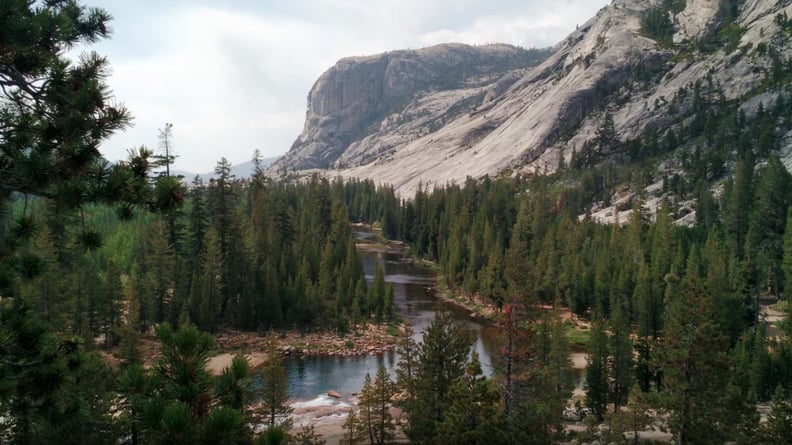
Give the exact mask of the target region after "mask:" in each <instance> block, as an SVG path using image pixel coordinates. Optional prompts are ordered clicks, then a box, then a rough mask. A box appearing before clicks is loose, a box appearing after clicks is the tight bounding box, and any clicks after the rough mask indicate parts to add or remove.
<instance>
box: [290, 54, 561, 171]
mask: <svg viewBox="0 0 792 445" xmlns="http://www.w3.org/2000/svg"><path fill="white" fill-rule="evenodd" d="M547 54H549V52H548V51H536V50H533V51H526V50H523V49H520V48H517V47H513V46H510V45H486V46H475V47H474V46H468V45H462V44H447V45H438V46H434V47H429V48H423V49H419V50H406V51H394V52H390V53H385V54H379V55H375V56H367V57H350V58H345V59H342V60H340V61H339V62H338V63H336V64H335V66H333V67H332V68H330V69H329V70H328V71H327V72H325V73H324V74H323V75H322V76H321V77H320V78H319V80H317V81H316V83H315V84H314V86H313V88H312V89H311V92H310V94H309V96H308V112H307V113H306V121H305V128H304V130H303V132H302V134H301V135H300V136H299V137H298V138H297V140H296V141H295V142H294V145H293V146H292V149H291V151H290V152H289V153H288V154H287V155H286V156H285V157H284V158H283V159H282V161H281V162H279V163H278V165H276V166H275V169H278V168H289V169H306V168H326V167H328V166H331V164H333V163H335V166H340V165H345V164H349V163H350V162H365V161H367V160H369V157H368V156H367V154H371V153H372V152H373V153H374V154H375V155H376V154H380V153H382V152H384V151H385V150H386V149H387V147H388V146H389V144H383V143H378V144H373V145H370V144H363V145H361V144H360V142H361V140H362V139H364V138H365V137H367V136H369V135H372V134H376V133H381V132H382V130H383V129H388V128H391V127H394V126H396V125H398V124H400V123H402V122H404V121H405V120H410V121H413V120H415V119H416V118H420V117H421V116H429V115H433V114H435V113H438V112H448V111H449V109H450V108H452V107H453V106H454V105H457V106H458V107H459V106H462V107H464V104H460V102H464V101H465V100H466V99H469V98H470V96H471V95H473V96H475V95H478V94H479V93H480V91H479V89H480V87H482V86H484V85H488V84H490V83H492V82H493V81H495V80H497V78H498V77H500V76H502V75H503V74H504V73H507V72H509V71H511V70H514V69H520V68H525V67H529V66H533V65H535V64H536V63H537V62H538V61H541V60H542V59H543V58H544V57H546V56H547ZM448 91H454V93H452V94H442V93H443V92H448ZM437 93H441V94H440V97H439V98H438V99H437V100H432V99H428V97H429V96H432V95H433V94H437ZM416 95H418V99H419V101H418V102H419V103H417V104H416V103H415V102H414V100H415V99H416ZM476 101H480V98H477V100H476ZM438 102H440V103H438ZM424 107H428V108H427V109H424ZM451 111H452V112H453V111H454V110H451ZM457 111H459V110H457ZM432 117H433V118H434V117H435V116H432ZM434 125H437V124H434ZM423 131H424V132H428V131H430V130H423ZM352 144H355V145H354V147H352V151H354V152H355V153H348V152H349V151H350V146H351V145H352ZM342 155H345V156H343V159H341V160H340V162H337V161H339V158H341V157H342Z"/></svg>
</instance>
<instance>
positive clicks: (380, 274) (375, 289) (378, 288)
mask: <svg viewBox="0 0 792 445" xmlns="http://www.w3.org/2000/svg"><path fill="white" fill-rule="evenodd" d="M386 292H387V291H386V289H385V273H384V271H383V269H382V265H381V264H380V262H379V261H376V262H375V264H374V282H373V283H372V285H371V296H370V297H369V299H370V301H371V304H372V306H373V308H372V309H373V311H374V321H376V322H377V324H380V323H382V321H383V320H384V319H385V312H386V308H385V294H386Z"/></svg>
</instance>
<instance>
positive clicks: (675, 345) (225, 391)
mask: <svg viewBox="0 0 792 445" xmlns="http://www.w3.org/2000/svg"><path fill="white" fill-rule="evenodd" d="M652 4H653V7H654V8H655V9H653V11H655V12H654V13H652V14H648V15H646V16H645V18H644V21H643V23H642V24H641V26H642V27H643V32H645V33H647V34H648V35H652V36H654V37H655V38H656V39H657V40H658V41H659V42H660V43H662V44H663V45H671V44H672V42H673V39H672V37H673V36H672V35H670V34H669V33H670V31H669V29H668V26H669V23H667V22H666V20H665V19H664V17H665V16H664V15H663V13H668V12H669V11H671V10H675V9H679V7H680V6H681V5H680V4H679V2H654V3H652ZM725 5H726V6H733V8H731V9H728V8H727V9H726V10H725V11H727V12H728V11H732V12H735V11H733V10H732V9H734V8H738V7H739V4H738V3H737V2H727V3H725ZM657 11H660V13H657ZM0 12H1V13H2V14H0V86H2V95H0V443H14V444H38V443H55V442H59V443H66V444H71V443H74V444H85V443H90V444H94V443H96V444H105V443H106V444H110V443H132V444H136V445H137V444H148V443H168V444H194V443H198V444H216V443H229V444H230V443H233V444H249V443H254V442H255V443H260V444H272V443H297V444H304V445H308V444H317V443H322V440H321V439H320V438H317V437H316V436H315V435H314V433H313V431H312V430H311V429H307V430H303V431H300V432H298V431H295V430H294V429H290V428H291V426H292V425H291V421H290V419H289V416H290V413H291V408H290V407H289V406H288V400H289V394H288V385H287V375H286V368H285V366H284V364H283V362H282V360H281V357H280V352H279V350H278V349H277V344H276V342H277V341H278V336H277V335H271V336H269V337H268V338H267V339H266V345H267V346H266V350H265V351H257V352H259V353H262V354H264V355H265V363H264V364H263V367H262V369H261V372H260V374H259V377H257V378H256V379H255V380H254V378H253V375H252V370H251V366H250V363H249V361H248V359H247V358H246V356H245V355H243V354H246V353H248V352H250V351H249V345H248V346H247V347H241V348H240V350H238V351H237V350H234V351H231V353H234V354H237V353H238V355H236V356H235V357H233V358H231V359H230V362H229V364H228V365H227V366H225V367H223V368H222V369H219V370H218V372H217V373H216V375H213V374H212V373H211V372H210V371H209V369H208V362H209V359H210V356H211V355H213V354H214V353H216V352H218V351H215V349H214V347H215V344H214V340H213V337H212V333H220V332H229V331H230V330H238V331H245V332H248V333H249V332H254V333H256V336H257V337H263V336H265V335H268V333H269V332H273V333H285V332H286V330H297V331H299V333H298V334H302V333H306V332H308V331H321V332H324V333H327V334H328V335H330V336H337V335H341V334H343V333H345V332H346V331H348V330H358V329H361V327H362V329H361V330H365V329H366V325H365V323H366V322H371V323H376V324H382V323H384V322H390V323H397V322H398V320H399V314H398V313H396V312H395V311H394V293H393V289H392V287H390V288H389V287H387V286H386V285H385V277H384V271H383V269H382V267H381V266H380V265H379V263H377V264H378V265H377V266H376V267H375V272H374V277H373V280H372V281H371V285H367V282H366V277H365V276H364V271H363V267H362V263H361V259H360V256H359V253H358V249H357V247H356V245H355V240H354V239H353V237H352V235H351V232H350V223H351V222H361V223H367V224H369V225H371V227H372V228H373V229H374V230H381V233H382V235H383V236H384V237H386V238H388V239H390V240H394V241H401V242H403V243H404V245H405V246H407V249H408V250H409V252H410V254H411V255H412V256H413V259H414V260H424V261H427V262H429V263H432V264H434V265H436V267H437V268H438V269H439V272H440V277H441V282H440V283H438V286H437V287H438V288H440V289H441V290H445V289H446V288H447V289H448V291H449V292H451V293H453V294H455V295H458V296H460V297H461V298H462V299H463V300H464V299H466V298H468V297H476V299H475V300H474V301H477V302H478V301H482V302H484V303H486V304H488V305H489V306H490V307H491V308H493V310H492V319H491V322H492V323H493V325H494V327H495V329H496V330H497V332H498V340H497V348H496V350H497V351H498V352H497V356H495V357H493V362H494V363H493V368H494V369H493V374H492V375H489V376H485V373H484V372H483V370H482V366H481V363H480V361H479V357H478V355H477V354H476V353H475V352H473V353H471V347H472V345H473V339H472V338H471V337H470V335H469V332H468V330H467V328H466V327H465V324H464V323H461V322H455V321H453V320H452V319H451V318H450V317H449V316H448V314H447V313H445V312H444V311H443V310H438V311H436V314H435V316H434V319H433V321H432V322H431V324H429V326H428V327H427V328H426V330H425V331H424V332H423V336H422V339H421V340H420V341H416V338H415V337H414V336H413V332H412V331H411V330H410V328H409V326H401V328H402V329H403V332H402V334H403V335H402V337H403V338H402V339H401V341H400V343H399V346H398V352H399V355H398V359H397V360H398V364H397V366H396V371H395V376H391V375H388V374H387V373H386V372H385V371H384V368H383V369H381V370H380V372H379V373H377V375H376V376H375V377H374V378H372V377H371V376H370V375H369V376H368V377H367V378H366V380H365V381H364V382H361V385H362V386H363V390H362V391H361V392H360V394H359V403H358V404H357V406H356V407H354V409H351V410H350V412H349V414H348V416H347V417H346V424H345V428H344V430H345V433H344V434H345V436H344V439H343V440H344V442H345V443H350V444H354V443H377V444H381V443H390V442H393V441H402V442H403V441H409V442H410V443H419V444H436V443H471V444H472V443H484V442H486V443H493V444H496V443H498V444H499V443H504V444H536V445H544V444H552V443H569V442H570V441H572V440H579V441H583V440H586V441H593V440H602V441H606V442H608V443H610V442H616V443H627V442H632V443H640V440H641V438H642V437H644V436H642V435H641V434H644V433H645V432H647V431H649V430H653V429H667V430H668V431H670V433H671V434H672V435H673V440H674V441H675V442H677V443H679V444H717V445H721V444H725V443H728V442H737V443H739V444H757V445H758V444H770V443H772V444H776V443H778V444H784V443H790V442H789V441H790V437H792V433H790V431H791V430H792V323H790V322H789V312H790V304H789V301H790V298H792V176H791V175H790V173H789V171H788V169H787V167H786V166H785V165H784V163H783V162H782V159H781V158H782V156H780V155H781V154H783V153H781V150H782V149H783V147H784V141H785V138H786V137H787V136H786V135H787V134H789V131H790V130H792V100H790V97H789V95H788V91H787V90H788V83H789V76H790V74H789V73H790V72H792V65H790V63H789V61H788V60H784V59H783V58H782V57H781V55H780V54H776V53H773V52H772V51H773V50H772V48H764V49H760V48H756V51H769V52H770V53H769V54H770V55H769V56H768V57H769V60H772V61H773V66H772V70H771V71H769V72H768V74H767V76H766V77H765V78H764V80H762V81H761V82H759V84H758V85H757V86H756V90H755V91H754V92H759V93H761V89H762V88H767V89H770V88H771V87H772V89H773V94H771V95H761V96H757V97H760V98H761V99H762V100H757V101H755V103H754V104H753V106H746V104H745V102H744V101H740V100H730V99H727V98H726V95H725V94H724V93H723V91H722V89H721V87H720V86H719V85H718V83H717V82H713V81H711V80H710V79H708V78H704V79H703V80H701V81H699V82H695V83H692V84H691V85H690V88H684V89H682V90H680V92H679V93H678V94H677V95H676V96H675V97H674V98H669V100H670V105H669V106H673V105H677V106H680V107H682V106H684V107H685V108H686V109H687V107H688V105H689V106H690V108H689V114H687V115H686V118H685V119H682V120H681V121H680V122H681V123H680V124H678V125H676V126H675V127H674V128H671V129H666V131H660V130H657V129H653V130H648V131H646V132H643V133H640V134H638V135H637V136H636V137H634V138H632V139H629V140H621V139H619V138H617V137H616V134H615V129H614V122H613V116H612V115H611V114H610V113H609V112H608V110H606V109H603V110H601V113H600V114H599V115H600V116H601V119H600V121H599V125H598V128H597V129H596V131H595V137H594V138H593V139H591V140H590V141H588V142H587V143H586V144H584V145H583V146H581V148H580V150H579V151H578V150H575V152H574V153H571V154H570V157H569V162H566V158H565V157H561V158H560V163H559V165H558V166H557V167H558V168H556V169H553V171H545V172H541V173H543V174H532V175H527V176H526V175H522V174H518V173H516V172H513V171H508V172H504V174H502V175H499V176H498V177H497V178H496V177H492V178H491V177H488V176H484V177H483V178H481V179H468V180H466V181H465V182H464V183H462V184H454V183H449V184H446V185H443V186H433V187H432V188H431V189H429V188H428V187H418V191H417V192H416V193H415V194H414V195H413V196H403V197H397V195H396V192H395V190H394V187H392V186H390V185H380V184H376V183H375V182H374V181H372V180H358V179H348V180H344V179H340V178H339V179H333V180H330V179H327V178H324V177H322V176H321V175H318V174H317V175H313V176H310V177H308V178H303V179H301V180H298V181H295V182H273V181H272V180H271V179H269V178H267V177H266V176H265V174H264V171H263V168H262V166H261V165H260V157H259V156H258V153H257V154H255V155H254V163H255V164H256V170H255V173H254V175H253V177H252V178H250V179H239V178H234V176H233V175H232V174H231V166H230V164H229V162H228V161H227V160H226V159H224V158H223V159H221V160H220V161H219V162H218V163H217V166H216V169H215V177H214V178H213V179H211V180H210V181H209V182H208V183H203V182H202V181H201V180H200V179H199V178H196V179H195V180H194V181H193V182H192V183H191V184H190V186H188V187H185V186H184V185H183V184H182V181H181V179H180V178H178V177H174V176H171V175H170V167H171V166H172V163H173V160H174V158H173V156H171V155H170V154H169V153H168V152H165V153H164V154H158V153H156V154H155V153H154V152H152V151H150V150H148V149H146V148H145V147H140V148H137V149H134V150H130V153H129V158H128V159H127V160H125V161H123V162H118V163H116V164H110V163H109V162H107V161H106V160H105V159H103V158H102V156H101V153H100V151H99V146H100V144H101V143H102V141H104V140H106V139H107V137H109V136H110V135H111V134H112V133H113V132H115V131H119V130H122V129H124V128H126V127H127V126H128V125H129V122H130V116H129V113H128V112H127V111H126V110H125V109H124V107H123V106H122V105H120V104H117V103H115V101H114V99H113V98H112V97H111V96H110V94H109V90H108V88H107V85H106V83H105V81H106V75H107V61H106V60H105V59H103V58H101V57H99V56H97V55H90V56H85V57H83V58H81V59H79V60H78V61H69V60H67V59H66V58H65V54H66V52H68V51H69V50H71V49H72V48H73V47H74V46H81V45H84V44H89V43H93V42H95V41H97V40H101V39H103V38H106V37H107V36H108V28H107V24H108V23H109V20H110V17H109V15H108V14H107V13H106V12H105V11H102V10H99V9H91V8H86V7H83V6H80V5H79V4H77V3H76V2H71V1H51V2H45V3H40V4H39V3H35V4H32V3H29V2H15V1H11V2H5V3H2V2H0ZM728 18H729V17H725V18H724V21H723V22H722V24H724V26H723V27H721V28H718V29H719V30H718V33H717V34H715V37H713V38H716V37H717V39H720V40H717V41H710V40H706V41H703V42H702V45H704V47H702V48H700V50H701V51H707V50H708V49H707V47H706V45H705V44H712V45H718V44H721V43H729V42H731V41H732V40H731V39H730V35H731V34H730V31H729V29H730V28H729V27H728V25H729V24H730V23H731V22H729V20H728ZM731 18H733V17H731ZM775 20H777V22H776V23H775V25H776V26H780V27H781V28H782V29H783V30H784V32H785V33H786V32H787V31H788V28H789V20H788V19H787V18H786V17H785V16H784V15H782V14H779V15H778V16H777V18H776V19H775ZM732 30H733V29H732ZM669 39H671V40H669ZM732 43H733V42H732ZM167 136H168V137H172V136H173V135H171V134H170V133H167ZM163 168H164V170H165V171H164V172H160V171H159V170H162V169H163ZM602 212H606V213H607V212H610V213H609V214H603V213H602ZM622 215H623V216H622ZM605 222H609V223H607V224H606V223H605ZM771 306H772V307H773V308H774V310H775V311H777V313H778V314H780V315H779V316H778V317H777V318H778V319H776V320H773V321H772V322H771V321H770V320H768V319H766V314H767V313H768V312H767V311H768V308H770V307H771ZM571 320H575V321H582V322H585V323H587V325H590V326H591V328H590V329H587V330H586V332H585V333H583V334H581V332H579V331H576V332H574V334H575V335H581V337H583V340H581V341H577V344H576V345H575V346H576V347H577V348H585V352H586V354H587V364H588V367H587V369H586V371H585V377H586V378H585V386H584V388H583V391H584V394H585V395H584V397H583V398H582V399H581V398H577V399H575V398H573V396H572V391H573V389H574V386H575V382H574V374H573V372H572V370H571V366H570V355H569V352H570V339H569V334H570V327H571V326H572V324H573V323H572V322H571ZM391 327H392V328H395V326H391ZM143 345H147V347H149V348H151V347H152V345H154V347H153V348H154V349H156V353H154V354H151V355H149V356H147V357H144V356H143V354H142V351H141V349H142V346H143ZM254 381H255V383H254ZM575 402H578V404H577V406H576V405H575ZM583 405H585V407H584V406H583ZM392 408H398V410H396V411H393V410H392ZM394 412H396V413H398V414H400V418H401V420H400V422H399V423H398V424H397V423H396V420H395V419H394V415H393V413H394ZM570 412H571V413H572V415H573V416H579V418H578V419H577V420H582V421H584V422H585V427H584V428H574V427H579V426H581V425H580V424H575V421H576V420H571V419H570ZM565 418H566V420H565ZM258 426H261V428H258ZM257 428H258V430H257ZM262 430H263V431H262ZM639 433H641V434H639Z"/></svg>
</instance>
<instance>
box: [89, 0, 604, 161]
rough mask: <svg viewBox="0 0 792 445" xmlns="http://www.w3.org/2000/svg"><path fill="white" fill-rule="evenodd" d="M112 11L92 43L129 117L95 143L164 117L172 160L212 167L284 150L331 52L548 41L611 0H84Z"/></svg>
mask: <svg viewBox="0 0 792 445" xmlns="http://www.w3.org/2000/svg"><path fill="white" fill-rule="evenodd" d="M84 3H85V4H90V5H92V6H99V7H102V8H104V9H106V10H107V11H108V12H110V14H112V15H113V17H114V20H113V23H112V30H113V36H112V38H111V39H110V40H107V41H104V42H101V43H99V44H97V45H94V46H92V47H90V49H94V50H96V51H97V52H99V53H100V54H102V55H105V56H107V57H108V58H109V59H110V65H111V68H112V72H113V74H112V77H111V78H110V80H109V83H110V87H111V88H112V89H113V92H114V94H115V96H116V98H117V99H118V100H119V101H120V102H122V103H124V104H125V105H126V106H127V108H129V109H130V111H131V112H132V114H133V116H134V118H135V120H134V127H133V128H131V129H129V130H127V131H126V132H124V133H119V134H117V135H115V136H114V137H113V138H112V139H111V140H109V141H107V142H105V143H104V145H103V147H102V152H103V153H104V154H105V156H107V157H108V158H109V159H110V160H118V159H123V158H125V157H126V152H127V149H129V148H132V147H138V146H140V145H146V146H148V147H149V148H156V147H157V133H158V129H160V128H163V127H164V125H165V123H166V122H171V123H173V136H174V142H175V148H176V153H177V154H178V155H179V158H178V159H177V161H176V168H177V169H181V170H187V171H190V172H193V173H203V172H208V171H211V170H212V169H213V168H214V165H215V164H216V163H217V161H218V160H219V159H220V158H221V157H222V156H225V157H226V158H227V159H228V160H229V161H231V163H232V164H234V165H236V164H240V163H242V162H246V161H249V160H250V159H251V158H252V155H253V150H255V149H259V150H260V151H261V152H262V154H263V155H264V156H265V157H269V156H277V155H281V154H283V153H285V152H286V151H287V150H288V149H289V147H290V146H291V144H292V142H294V140H295V139H296V138H297V136H298V135H299V133H300V131H301V130H302V127H303V121H304V118H305V110H306V103H307V97H308V92H309V90H310V88H311V86H312V85H313V83H314V81H315V80H316V79H317V78H318V77H319V76H320V75H321V74H322V73H323V72H324V71H325V70H327V69H328V68H329V67H331V66H332V65H333V64H334V63H335V62H336V61H337V60H338V59H340V58H342V57H346V56H352V55H368V54H376V53H380V52H384V51H389V50H395V49H404V48H420V47H424V46H429V45H434V44H437V43H445V42H463V43H469V44H483V43H495V42H503V43H511V44H514V45H519V46H522V47H525V48H530V47H546V46H551V45H554V44H556V43H557V42H559V41H560V40H561V39H563V38H564V37H565V36H566V35H567V34H568V33H570V32H571V31H573V30H574V29H575V26H576V25H579V24H583V23H584V22H586V21H587V20H588V19H589V18H591V17H592V16H593V15H594V14H595V13H596V12H597V11H598V10H599V9H600V8H602V7H603V6H605V5H606V4H607V3H609V0H260V1H256V0H214V1H204V0H159V1H155V0H135V1H129V0H94V1H91V0H85V2H84Z"/></svg>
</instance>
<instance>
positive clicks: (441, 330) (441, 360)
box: [399, 311, 472, 443]
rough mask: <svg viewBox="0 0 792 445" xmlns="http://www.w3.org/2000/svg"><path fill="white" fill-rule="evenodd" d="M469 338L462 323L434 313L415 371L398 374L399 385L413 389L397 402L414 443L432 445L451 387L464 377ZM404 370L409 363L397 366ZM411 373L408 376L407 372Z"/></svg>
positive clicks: (446, 315) (440, 312)
mask: <svg viewBox="0 0 792 445" xmlns="http://www.w3.org/2000/svg"><path fill="white" fill-rule="evenodd" d="M471 344H472V339H471V338H470V334H469V333H468V331H467V329H466V328H465V326H464V324H462V323H461V322H458V321H454V320H453V319H452V318H451V316H450V315H449V314H447V313H444V312H442V311H438V312H437V313H436V314H435V317H434V319H433V320H432V323H431V324H430V325H429V327H427V328H426V331H424V336H423V341H422V343H420V344H419V345H418V351H417V354H416V355H415V356H414V357H415V365H414V371H411V370H410V371H407V372H402V373H400V376H399V378H400V379H401V380H400V381H399V384H400V385H401V386H402V387H404V388H408V389H410V388H411V389H413V391H414V393H411V394H410V395H409V397H408V398H407V399H406V400H403V401H401V402H399V403H400V405H401V407H402V409H403V410H404V412H405V413H406V415H407V416H408V418H409V426H408V427H406V428H405V434H406V435H407V437H408V438H409V439H410V441H412V442H414V443H433V442H434V440H435V438H436V437H437V434H438V431H437V427H438V425H439V424H441V423H442V422H443V421H444V420H445V418H446V412H447V410H448V409H449V406H450V405H451V402H452V400H451V398H450V390H451V387H452V386H453V385H454V384H455V383H456V382H457V381H459V380H460V379H461V378H462V377H463V376H464V375H465V364H466V361H467V357H468V354H469V353H470V347H471ZM400 367H402V369H404V370H406V369H409V368H410V367H412V364H403V365H400ZM411 372H412V373H413V374H412V375H410V373H411Z"/></svg>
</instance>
